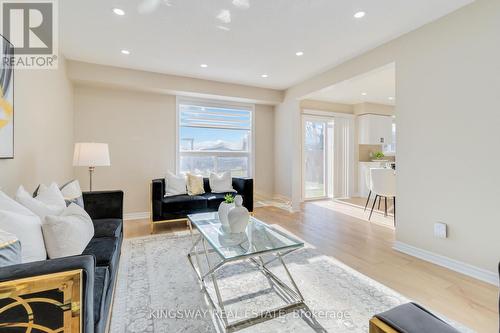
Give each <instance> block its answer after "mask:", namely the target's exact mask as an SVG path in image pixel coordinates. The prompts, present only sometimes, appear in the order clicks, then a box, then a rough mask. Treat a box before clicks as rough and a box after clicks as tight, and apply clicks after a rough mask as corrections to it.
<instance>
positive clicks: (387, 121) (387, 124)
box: [358, 114, 392, 145]
mask: <svg viewBox="0 0 500 333" xmlns="http://www.w3.org/2000/svg"><path fill="white" fill-rule="evenodd" d="M358 143H359V144H360V145H381V144H382V145H383V144H392V117H391V116H381V115H376V114H364V115H361V116H359V117H358Z"/></svg>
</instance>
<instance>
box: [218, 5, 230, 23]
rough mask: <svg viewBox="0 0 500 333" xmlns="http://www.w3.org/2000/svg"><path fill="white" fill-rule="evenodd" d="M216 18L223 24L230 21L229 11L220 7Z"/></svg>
mask: <svg viewBox="0 0 500 333" xmlns="http://www.w3.org/2000/svg"><path fill="white" fill-rule="evenodd" d="M217 19H218V20H219V21H221V22H223V23H225V24H229V23H231V12H230V11H229V10H227V9H222V10H221V11H220V12H219V14H218V15H217Z"/></svg>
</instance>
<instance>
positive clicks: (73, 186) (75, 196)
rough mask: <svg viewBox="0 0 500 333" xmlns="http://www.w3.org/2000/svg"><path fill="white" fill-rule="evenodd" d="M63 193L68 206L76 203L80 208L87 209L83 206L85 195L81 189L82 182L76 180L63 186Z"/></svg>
mask: <svg viewBox="0 0 500 333" xmlns="http://www.w3.org/2000/svg"><path fill="white" fill-rule="evenodd" d="M61 193H62V195H63V197H64V201H66V206H69V205H70V204H72V203H74V204H77V205H78V206H80V207H82V208H85V207H84V204H83V194H82V189H81V188H80V182H79V181H78V180H76V179H74V180H72V181H70V182H68V183H66V184H64V185H63V186H61Z"/></svg>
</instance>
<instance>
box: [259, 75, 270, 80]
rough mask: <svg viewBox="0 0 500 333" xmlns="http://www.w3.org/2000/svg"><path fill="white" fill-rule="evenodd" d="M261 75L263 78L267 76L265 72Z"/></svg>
mask: <svg viewBox="0 0 500 333" xmlns="http://www.w3.org/2000/svg"><path fill="white" fill-rule="evenodd" d="M261 77H263V78H264V79H265V78H266V77H269V75H267V74H262V75H261Z"/></svg>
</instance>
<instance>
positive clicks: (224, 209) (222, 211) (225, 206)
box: [219, 202, 234, 230]
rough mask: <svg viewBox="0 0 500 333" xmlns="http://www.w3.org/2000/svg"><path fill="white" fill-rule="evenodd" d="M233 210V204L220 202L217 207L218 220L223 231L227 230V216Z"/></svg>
mask: <svg viewBox="0 0 500 333" xmlns="http://www.w3.org/2000/svg"><path fill="white" fill-rule="evenodd" d="M233 208H234V203H227V202H221V204H220V205H219V220H220V223H221V224H222V228H223V230H229V222H228V220H227V215H228V213H229V211H230V210H231V209H233Z"/></svg>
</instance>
